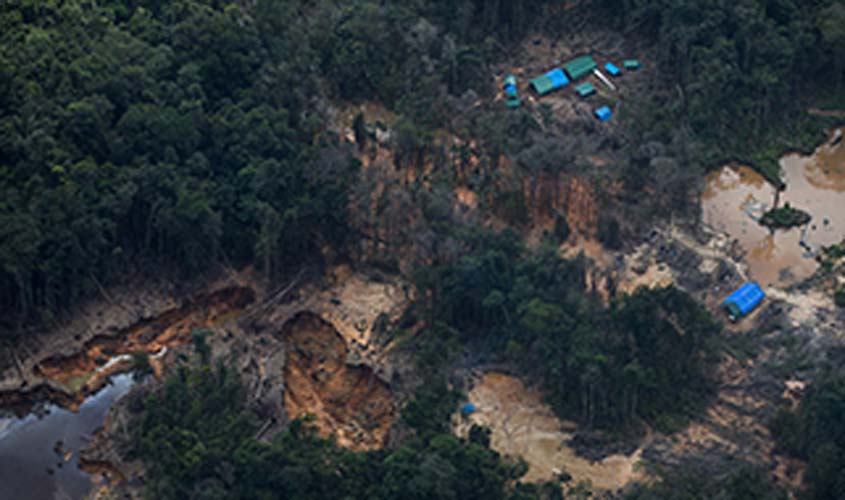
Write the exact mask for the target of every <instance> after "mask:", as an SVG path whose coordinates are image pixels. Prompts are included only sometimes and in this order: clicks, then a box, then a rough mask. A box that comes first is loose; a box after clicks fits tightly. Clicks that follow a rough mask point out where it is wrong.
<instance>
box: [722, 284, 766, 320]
mask: <svg viewBox="0 0 845 500" xmlns="http://www.w3.org/2000/svg"><path fill="white" fill-rule="evenodd" d="M765 298H766V292H764V291H763V289H762V288H760V285H758V284H757V283H746V284H744V285H742V286H741V287H739V289H738V290H737V291H735V292H734V293H732V294H730V295H729V296H728V298H726V299H725V301H724V302H722V307H724V308H725V310H727V311H728V315H729V316H730V318H731V321H738V320H739V319H740V318H742V317H743V316H746V315H747V314H748V313H750V312H751V311H753V310H754V308H755V307H757V306H758V305H760V303H761V302H763V299H765Z"/></svg>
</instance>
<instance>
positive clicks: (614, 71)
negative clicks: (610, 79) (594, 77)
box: [604, 63, 621, 76]
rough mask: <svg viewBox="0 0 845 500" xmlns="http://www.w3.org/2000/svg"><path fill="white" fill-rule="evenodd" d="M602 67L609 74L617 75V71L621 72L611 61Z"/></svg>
mask: <svg viewBox="0 0 845 500" xmlns="http://www.w3.org/2000/svg"><path fill="white" fill-rule="evenodd" d="M604 69H606V70H607V72H608V73H610V75H611V76H618V75H619V73H621V71H619V68H617V67H616V65H615V64H613V63H607V64H605V65H604Z"/></svg>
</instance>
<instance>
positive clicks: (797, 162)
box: [702, 131, 845, 286]
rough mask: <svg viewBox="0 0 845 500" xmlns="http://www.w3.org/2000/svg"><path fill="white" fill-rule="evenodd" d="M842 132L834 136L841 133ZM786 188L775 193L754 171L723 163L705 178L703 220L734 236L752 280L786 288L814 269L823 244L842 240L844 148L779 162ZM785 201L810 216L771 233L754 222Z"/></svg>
mask: <svg viewBox="0 0 845 500" xmlns="http://www.w3.org/2000/svg"><path fill="white" fill-rule="evenodd" d="M841 133H842V131H839V132H837V134H841ZM780 165H781V171H782V174H783V178H784V182H785V183H786V189H785V190H784V191H783V192H781V193H780V194H778V193H777V190H776V189H775V188H774V187H773V186H772V185H771V184H769V183H767V182H766V180H765V179H764V178H763V177H762V176H761V175H760V174H758V173H757V172H755V171H754V170H752V169H751V168H749V167H747V166H743V165H728V166H725V167H724V168H722V169H720V170H718V171H716V172H713V173H712V174H710V175H709V176H708V177H707V184H706V189H705V191H704V194H703V195H702V209H703V216H704V222H705V223H707V224H708V225H710V226H711V227H713V228H715V229H717V230H719V231H724V232H726V233H728V234H729V235H730V236H731V237H733V238H736V239H737V240H738V241H739V244H740V245H741V246H742V248H743V250H744V251H745V260H746V262H748V265H749V267H750V272H751V278H752V279H754V280H757V281H758V282H760V284H762V285H764V286H771V285H777V286H788V285H792V284H795V283H797V282H799V281H801V280H803V279H805V278H808V277H809V276H811V275H812V274H813V272H814V271H815V270H816V267H817V263H816V261H815V259H814V256H815V254H817V253H818V252H819V250H820V248H821V247H822V246H825V245H831V244H834V243H837V242H839V241H841V240H842V238H843V237H845V146H843V142H839V143H838V144H834V141H830V142H828V143H826V144H824V145H822V146H820V147H819V148H818V149H817V150H816V151H815V153H814V154H813V155H811V156H802V155H799V154H788V155H786V156H784V157H783V158H781V161H780ZM787 202H788V203H790V204H791V205H792V206H794V207H796V208H800V209H802V210H804V211H806V212H808V213H810V214H811V215H812V217H813V219H812V221H811V222H810V223H809V224H808V225H806V226H804V227H800V228H792V229H789V230H782V231H781V230H779V231H771V230H769V229H768V228H766V227H763V226H761V225H760V224H758V223H757V222H756V219H757V218H759V217H760V216H761V215H762V214H763V213H764V212H765V211H766V210H768V209H770V208H772V207H773V206H775V204H776V203H778V204H779V205H783V204H785V203H787Z"/></svg>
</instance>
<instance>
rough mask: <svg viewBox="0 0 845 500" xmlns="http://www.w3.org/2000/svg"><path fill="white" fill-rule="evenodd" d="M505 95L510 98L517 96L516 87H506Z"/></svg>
mask: <svg viewBox="0 0 845 500" xmlns="http://www.w3.org/2000/svg"><path fill="white" fill-rule="evenodd" d="M505 93H506V94H507V95H508V96H515V95H517V90H516V85H508V86H507V87H505Z"/></svg>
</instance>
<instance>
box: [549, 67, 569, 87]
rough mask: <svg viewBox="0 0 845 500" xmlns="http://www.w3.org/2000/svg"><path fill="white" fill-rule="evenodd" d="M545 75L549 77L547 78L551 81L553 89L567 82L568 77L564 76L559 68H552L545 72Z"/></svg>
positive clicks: (563, 85)
mask: <svg viewBox="0 0 845 500" xmlns="http://www.w3.org/2000/svg"><path fill="white" fill-rule="evenodd" d="M546 75H547V76H548V77H549V80H551V81H552V86H553V87H554V88H555V89H559V88H561V87H565V86H566V85H567V84H569V78H567V77H566V74H565V73H564V72H563V70H562V69H560V68H558V69H553V70H551V71H549V72H548V73H546Z"/></svg>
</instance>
